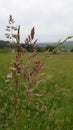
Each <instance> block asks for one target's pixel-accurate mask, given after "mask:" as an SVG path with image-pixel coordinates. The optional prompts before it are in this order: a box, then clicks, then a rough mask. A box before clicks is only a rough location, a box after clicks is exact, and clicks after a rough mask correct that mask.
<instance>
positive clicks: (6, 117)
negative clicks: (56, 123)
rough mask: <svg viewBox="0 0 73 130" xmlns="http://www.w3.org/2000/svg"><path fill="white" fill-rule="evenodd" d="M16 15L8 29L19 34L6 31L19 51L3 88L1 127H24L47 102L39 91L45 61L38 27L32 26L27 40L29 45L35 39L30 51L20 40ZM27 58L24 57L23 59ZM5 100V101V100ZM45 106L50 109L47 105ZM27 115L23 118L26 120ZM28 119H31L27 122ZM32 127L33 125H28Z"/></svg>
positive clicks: (22, 129)
mask: <svg viewBox="0 0 73 130" xmlns="http://www.w3.org/2000/svg"><path fill="white" fill-rule="evenodd" d="M13 23H14V19H13V18H12V15H10V17H9V24H10V26H7V29H6V30H7V31H8V32H10V29H11V30H14V31H17V34H13V32H12V31H11V33H10V34H9V33H8V34H6V37H7V38H9V39H10V40H11V39H12V40H11V41H10V43H11V44H16V45H17V47H18V51H17V52H15V53H14V55H15V58H14V60H13V61H12V63H11V65H10V68H9V73H8V75H7V78H6V80H5V84H6V87H5V88H4V89H5V90H4V91H3V90H0V93H1V100H3V98H4V100H3V105H2V108H1V109H0V129H1V130H4V129H5V130H20V129H21V130H24V129H25V128H26V127H27V126H28V124H29V121H31V117H32V114H35V115H37V114H38V113H39V111H40V108H42V106H44V102H43V101H42V100H41V97H42V94H41V93H40V92H39V91H38V87H39V84H40V83H41V82H42V81H43V80H42V78H41V77H42V75H43V74H42V73H39V71H40V70H41V68H42V67H43V61H42V60H38V59H37V57H36V55H37V43H36V42H37V40H34V34H35V29H34V27H33V28H32V29H31V33H30V35H28V38H26V40H25V44H26V46H28V44H29V43H31V42H32V43H33V45H34V46H33V50H34V51H33V53H28V52H27V47H26V49H25V48H23V47H22V46H21V44H20V33H19V31H20V27H18V28H17V27H14V26H12V25H13ZM13 38H15V39H16V43H15V42H14V41H13ZM23 59H24V60H23ZM1 103H2V101H1ZM43 109H46V107H45V106H44V107H43ZM22 119H23V121H22ZM26 121H27V123H26ZM28 129H29V128H28Z"/></svg>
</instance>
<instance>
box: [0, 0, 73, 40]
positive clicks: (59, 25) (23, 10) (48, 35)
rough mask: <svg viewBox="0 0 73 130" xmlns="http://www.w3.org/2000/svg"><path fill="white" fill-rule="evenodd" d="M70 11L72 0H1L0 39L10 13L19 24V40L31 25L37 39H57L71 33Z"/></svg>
mask: <svg viewBox="0 0 73 130" xmlns="http://www.w3.org/2000/svg"><path fill="white" fill-rule="evenodd" d="M72 12H73V0H12V1H10V0H6V1H5V0H1V1H0V27H1V28H2V29H1V30H0V33H1V35H0V39H3V38H4V33H5V26H6V25H7V22H8V17H9V14H12V15H13V17H14V18H15V21H16V24H17V25H18V24H20V25H21V33H22V35H21V41H23V40H24V37H25V36H26V35H28V33H29V30H30V29H31V28H32V27H33V26H35V29H36V37H37V38H38V39H39V41H45V42H46V41H47V42H49V41H57V40H58V39H60V38H64V37H66V36H67V35H73V29H72V26H73V15H72ZM3 29H4V30H3ZM2 34H3V36H2Z"/></svg>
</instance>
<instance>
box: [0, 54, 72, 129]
mask: <svg viewBox="0 0 73 130" xmlns="http://www.w3.org/2000/svg"><path fill="white" fill-rule="evenodd" d="M45 57H47V58H46V60H45V61H44V68H43V69H42V72H43V73H44V76H43V80H44V82H42V84H41V85H40V86H39V91H40V92H41V93H42V94H43V96H42V98H41V100H42V101H43V102H44V105H41V104H42V103H40V105H39V112H38V111H37V112H35V110H34V109H32V108H30V109H31V113H30V117H29V116H28V117H29V119H28V118H27V115H26V112H25V111H24V113H23V116H22V115H21V118H20V121H19V129H18V130H73V53H61V54H52V55H50V56H49V53H47V52H46V53H40V54H38V56H37V58H38V59H42V58H43V59H45ZM12 59H13V55H12V54H10V53H0V89H2V88H4V87H5V86H6V85H7V84H5V82H4V80H5V76H6V75H7V73H8V68H9V66H10V62H11V61H12ZM4 100H5V98H4ZM1 103H2V101H1V99H0V106H1V105H2V104H1ZM31 107H32V106H31ZM0 122H1V116H0ZM0 130H8V129H1V127H0ZM9 130H15V129H14V128H13V127H12V129H9Z"/></svg>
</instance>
